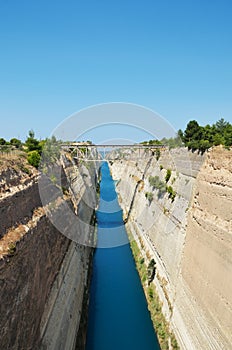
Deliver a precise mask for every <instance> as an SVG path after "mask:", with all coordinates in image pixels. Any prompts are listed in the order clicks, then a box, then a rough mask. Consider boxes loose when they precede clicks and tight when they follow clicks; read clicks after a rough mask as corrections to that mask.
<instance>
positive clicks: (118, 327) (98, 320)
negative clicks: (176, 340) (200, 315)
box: [86, 162, 160, 350]
mask: <svg viewBox="0 0 232 350" xmlns="http://www.w3.org/2000/svg"><path fill="white" fill-rule="evenodd" d="M97 224H98V232H97V234H98V243H97V248H96V250H95V254H94V262H93V275H92V281H91V290H90V305H89V318H88V330H87V343H86V350H119V349H120V350H156V349H157V350H158V349H160V347H159V345H158V341H157V338H156V335H155V332H154V329H153V325H152V322H151V319H150V314H149V311H148V309H147V303H146V298H145V295H144V291H143V288H142V285H141V282H140V279H139V275H138V272H137V270H136V267H135V262H134V259H133V255H132V252H131V249H130V246H129V243H128V239H127V234H126V231H125V227H124V224H123V217H122V210H121V208H120V206H119V204H118V199H117V194H116V191H115V185H114V181H113V179H112V177H111V175H110V171H109V167H108V164H107V163H106V162H105V163H103V165H102V167H101V183H100V203H99V208H98V212H97Z"/></svg>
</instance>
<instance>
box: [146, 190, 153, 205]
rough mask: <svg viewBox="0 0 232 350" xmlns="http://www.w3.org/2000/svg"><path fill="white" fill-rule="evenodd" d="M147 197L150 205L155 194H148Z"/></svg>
mask: <svg viewBox="0 0 232 350" xmlns="http://www.w3.org/2000/svg"><path fill="white" fill-rule="evenodd" d="M145 197H146V199H147V200H148V202H149V204H151V202H152V201H153V194H152V193H151V192H146V193H145Z"/></svg>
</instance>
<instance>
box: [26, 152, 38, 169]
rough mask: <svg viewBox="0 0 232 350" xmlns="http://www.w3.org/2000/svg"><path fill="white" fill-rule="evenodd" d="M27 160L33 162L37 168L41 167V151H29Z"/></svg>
mask: <svg viewBox="0 0 232 350" xmlns="http://www.w3.org/2000/svg"><path fill="white" fill-rule="evenodd" d="M27 161H28V163H29V164H31V165H32V166H34V167H35V168H38V167H39V163H40V154H39V152H38V151H31V152H28V155H27Z"/></svg>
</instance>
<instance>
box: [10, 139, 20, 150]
mask: <svg viewBox="0 0 232 350" xmlns="http://www.w3.org/2000/svg"><path fill="white" fill-rule="evenodd" d="M10 144H11V145H12V146H15V147H16V148H21V147H22V142H21V141H20V140H18V139H16V138H13V139H11V140H10Z"/></svg>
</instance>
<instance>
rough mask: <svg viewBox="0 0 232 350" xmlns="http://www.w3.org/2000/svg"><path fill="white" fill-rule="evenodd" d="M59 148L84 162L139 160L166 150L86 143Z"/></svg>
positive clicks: (159, 146) (154, 147)
mask: <svg viewBox="0 0 232 350" xmlns="http://www.w3.org/2000/svg"><path fill="white" fill-rule="evenodd" d="M61 148H62V149H63V150H65V151H68V152H70V153H72V154H73V157H74V158H76V159H83V160H85V161H104V160H108V161H109V160H112V161H114V160H117V159H125V160H139V159H144V158H148V157H151V156H153V155H155V154H156V153H157V152H158V150H159V151H161V150H164V149H166V146H164V145H144V144H133V145H115V144H108V145H101V144H99V145H97V144H87V143H79V142H74V143H69V144H63V145H62V146H61Z"/></svg>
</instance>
